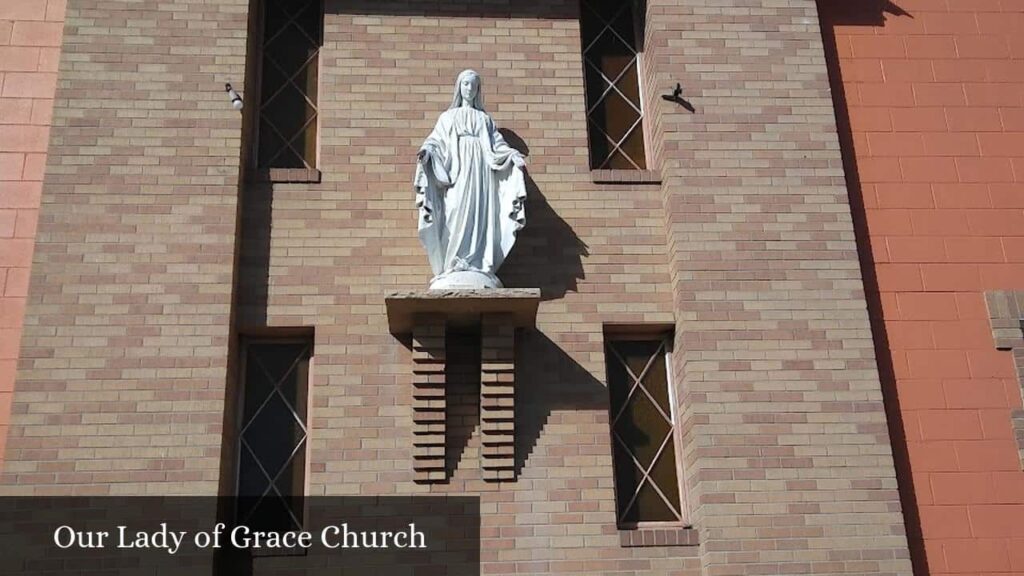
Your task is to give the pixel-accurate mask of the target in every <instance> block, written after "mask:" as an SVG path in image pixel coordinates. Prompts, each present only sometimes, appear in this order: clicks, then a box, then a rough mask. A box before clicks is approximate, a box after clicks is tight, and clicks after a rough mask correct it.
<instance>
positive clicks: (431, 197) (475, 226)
mask: <svg viewBox="0 0 1024 576" xmlns="http://www.w3.org/2000/svg"><path fill="white" fill-rule="evenodd" d="M468 74H472V72H471V71H467V72H464V73H463V74H461V75H460V76H459V82H461V81H462V79H463V77H464V76H467V75H468ZM478 78H479V77H477V80H476V82H477V88H476V90H477V92H476V94H475V98H474V101H473V102H472V105H463V103H462V101H463V97H462V95H460V93H459V84H458V83H457V84H456V87H455V90H456V92H455V98H453V103H452V107H451V108H449V109H448V110H447V111H445V112H444V113H442V114H441V116H440V118H438V119H437V125H436V126H434V130H433V131H432V132H431V133H430V135H429V136H428V137H427V139H426V141H425V142H424V143H423V146H422V147H421V159H420V162H418V163H417V167H416V176H415V186H416V200H417V206H418V207H419V236H420V240H421V241H422V243H423V246H424V247H425V248H426V250H427V257H428V259H429V260H430V266H431V268H432V269H433V272H434V278H433V280H432V281H431V285H430V287H431V288H500V287H501V286H502V285H501V282H500V281H499V280H498V278H497V276H496V275H495V274H496V272H497V271H498V268H499V267H500V266H501V264H502V262H504V260H505V257H506V256H508V253H509V251H510V250H511V249H512V245H513V244H514V243H515V240H516V233H517V232H518V231H519V230H520V229H521V228H522V227H523V225H524V224H525V222H526V215H525V211H524V205H523V202H524V200H525V198H526V185H525V180H524V176H523V170H522V167H521V165H522V156H521V155H520V153H519V152H518V151H516V150H515V149H513V148H511V147H510V146H509V145H508V144H506V143H505V140H504V138H502V136H501V134H500V133H499V132H498V130H497V128H496V127H495V125H494V122H493V120H492V119H491V117H490V116H488V115H487V113H486V112H484V111H483V109H482V99H481V97H480V93H479V79H478ZM424 150H425V151H426V152H427V154H425V155H424V154H423V152H422V151H424Z"/></svg>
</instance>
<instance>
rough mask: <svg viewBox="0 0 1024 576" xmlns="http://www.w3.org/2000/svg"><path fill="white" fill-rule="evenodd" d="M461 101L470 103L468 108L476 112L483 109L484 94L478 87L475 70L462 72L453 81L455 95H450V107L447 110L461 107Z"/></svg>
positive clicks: (478, 76) (477, 75)
mask: <svg viewBox="0 0 1024 576" xmlns="http://www.w3.org/2000/svg"><path fill="white" fill-rule="evenodd" d="M463 101H467V102H470V106H472V107H473V108H476V109H477V110H483V109H484V94H483V90H482V89H481V87H480V75H479V74H477V73H476V71H475V70H463V71H462V72H460V73H459V77H458V78H457V79H456V80H455V93H454V94H453V95H452V105H451V106H449V108H458V107H460V106H462V103H463Z"/></svg>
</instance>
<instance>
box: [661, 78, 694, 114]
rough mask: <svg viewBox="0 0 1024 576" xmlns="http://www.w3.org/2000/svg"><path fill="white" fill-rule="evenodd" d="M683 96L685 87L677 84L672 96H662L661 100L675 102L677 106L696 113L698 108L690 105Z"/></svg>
mask: <svg viewBox="0 0 1024 576" xmlns="http://www.w3.org/2000/svg"><path fill="white" fill-rule="evenodd" d="M682 94H683V85H682V84H680V83H679V82H676V88H675V90H673V91H672V94H662V95H661V99H662V100H667V101H669V102H675V103H676V104H679V105H680V106H682V107H683V108H686V109H687V110H689V111H690V112H696V108H694V107H693V104H690V102H689V101H687V100H686V99H685V98H683V96H682Z"/></svg>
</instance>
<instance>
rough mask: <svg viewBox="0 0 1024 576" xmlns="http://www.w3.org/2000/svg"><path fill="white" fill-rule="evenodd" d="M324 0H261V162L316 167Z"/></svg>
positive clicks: (273, 165) (271, 165)
mask: <svg viewBox="0 0 1024 576" xmlns="http://www.w3.org/2000/svg"><path fill="white" fill-rule="evenodd" d="M322 1H323V0H264V2H263V7H264V8H263V39H262V44H261V48H262V49H261V55H262V58H261V59H262V66H261V70H260V110H259V127H258V134H259V140H258V142H259V149H258V154H257V162H258V164H259V167H260V168H306V169H313V168H316V152H317V116H318V110H317V89H318V80H319V62H320V45H321V43H322V35H323V4H322Z"/></svg>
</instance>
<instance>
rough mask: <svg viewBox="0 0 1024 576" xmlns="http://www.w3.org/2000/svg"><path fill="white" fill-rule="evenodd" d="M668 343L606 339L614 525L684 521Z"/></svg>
mask: <svg viewBox="0 0 1024 576" xmlns="http://www.w3.org/2000/svg"><path fill="white" fill-rule="evenodd" d="M666 347H667V342H666V341H663V340H630V341H612V342H608V343H607V345H606V348H605V358H606V360H605V361H606V362H607V365H608V391H609V394H610V396H611V404H610V410H611V412H610V418H611V429H612V448H613V450H612V454H613V457H614V460H613V464H614V468H615V491H616V503H617V510H618V521H619V525H620V526H623V527H631V526H632V527H635V526H636V525H638V524H641V523H656V522H672V523H679V522H682V521H683V509H682V499H681V496H680V494H681V492H680V486H679V480H678V469H677V464H676V443H675V437H676V433H675V432H676V429H675V422H674V419H673V400H672V397H673V395H672V393H671V390H670V387H669V378H668V373H669V372H668V365H667V361H666V356H667V355H666Z"/></svg>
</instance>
